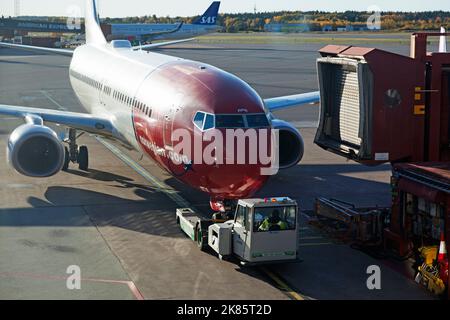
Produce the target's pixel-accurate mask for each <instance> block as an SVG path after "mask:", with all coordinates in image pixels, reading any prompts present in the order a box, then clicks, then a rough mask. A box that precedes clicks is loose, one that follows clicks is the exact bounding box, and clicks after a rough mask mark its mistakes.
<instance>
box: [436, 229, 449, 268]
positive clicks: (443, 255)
mask: <svg viewBox="0 0 450 320" xmlns="http://www.w3.org/2000/svg"><path fill="white" fill-rule="evenodd" d="M445 260H447V247H446V246H445V237H444V233H443V232H441V244H440V245H439V253H438V262H444V261H445Z"/></svg>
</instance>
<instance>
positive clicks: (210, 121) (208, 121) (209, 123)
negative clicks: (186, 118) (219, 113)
mask: <svg viewBox="0 0 450 320" xmlns="http://www.w3.org/2000/svg"><path fill="white" fill-rule="evenodd" d="M212 128H214V116H213V115H212V114H206V118H205V123H204V125H203V130H208V129H212Z"/></svg>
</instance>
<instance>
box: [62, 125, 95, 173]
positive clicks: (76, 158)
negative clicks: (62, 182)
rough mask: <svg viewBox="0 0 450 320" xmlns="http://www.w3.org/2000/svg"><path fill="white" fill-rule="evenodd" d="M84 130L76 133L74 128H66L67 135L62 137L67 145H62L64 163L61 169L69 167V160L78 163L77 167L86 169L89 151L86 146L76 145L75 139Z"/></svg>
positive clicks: (65, 169)
mask: <svg viewBox="0 0 450 320" xmlns="http://www.w3.org/2000/svg"><path fill="white" fill-rule="evenodd" d="M83 133H84V132H81V133H80V134H79V135H77V131H76V130H75V129H68V134H67V137H66V138H65V139H64V142H66V143H67V144H68V145H69V146H68V147H64V150H65V157H64V165H63V168H62V169H63V170H64V171H67V169H69V164H70V162H72V163H78V168H79V169H80V170H83V171H87V170H88V168H89V151H88V148H87V147H86V146H80V147H78V145H77V139H78V138H79V137H81V135H83Z"/></svg>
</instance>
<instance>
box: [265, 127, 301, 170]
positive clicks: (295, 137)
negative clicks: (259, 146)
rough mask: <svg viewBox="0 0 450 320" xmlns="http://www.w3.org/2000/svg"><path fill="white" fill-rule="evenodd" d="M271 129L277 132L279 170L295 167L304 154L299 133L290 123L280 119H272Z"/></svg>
mask: <svg viewBox="0 0 450 320" xmlns="http://www.w3.org/2000/svg"><path fill="white" fill-rule="evenodd" d="M272 127H273V128H274V129H278V130H279V145H278V149H279V166H280V169H287V168H290V167H293V166H295V165H296V164H297V163H298V162H299V161H300V160H301V159H302V158H303V152H304V143H303V138H302V136H301V135H300V132H299V131H298V130H297V129H296V128H295V127H294V126H293V125H291V124H290V123H288V122H286V121H283V120H280V119H272Z"/></svg>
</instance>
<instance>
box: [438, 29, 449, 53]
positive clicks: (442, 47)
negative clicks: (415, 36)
mask: <svg viewBox="0 0 450 320" xmlns="http://www.w3.org/2000/svg"><path fill="white" fill-rule="evenodd" d="M441 33H445V28H444V27H441ZM439 52H442V53H445V52H447V38H446V36H445V35H443V36H440V38H439Z"/></svg>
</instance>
